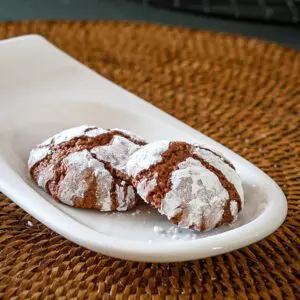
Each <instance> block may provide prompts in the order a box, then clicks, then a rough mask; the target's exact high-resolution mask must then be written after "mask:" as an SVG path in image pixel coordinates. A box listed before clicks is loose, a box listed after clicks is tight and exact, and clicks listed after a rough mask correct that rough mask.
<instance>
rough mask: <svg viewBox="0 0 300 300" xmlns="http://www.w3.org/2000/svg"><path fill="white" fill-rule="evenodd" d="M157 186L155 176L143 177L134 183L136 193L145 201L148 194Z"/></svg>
mask: <svg viewBox="0 0 300 300" xmlns="http://www.w3.org/2000/svg"><path fill="white" fill-rule="evenodd" d="M156 186H157V181H156V176H154V177H153V178H152V179H150V180H148V179H147V178H143V179H142V180H140V181H138V182H137V184H136V190H137V193H138V195H139V196H140V197H141V198H142V199H143V200H144V201H145V202H148V201H147V196H148V194H149V193H150V192H151V191H152V190H153V189H154V188H155V187H156Z"/></svg>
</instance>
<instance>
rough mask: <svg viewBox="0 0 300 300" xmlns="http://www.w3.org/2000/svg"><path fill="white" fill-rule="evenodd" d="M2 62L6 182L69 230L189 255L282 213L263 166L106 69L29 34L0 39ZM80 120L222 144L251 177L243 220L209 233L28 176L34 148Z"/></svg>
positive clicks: (264, 228) (119, 249) (216, 247)
mask: <svg viewBox="0 0 300 300" xmlns="http://www.w3.org/2000/svg"><path fill="white" fill-rule="evenodd" d="M0 65H1V70H0V103H1V110H0V137H1V138H0V174H1V177H0V189H1V191H2V192H3V193H5V194H6V195H7V196H8V197H10V198H11V199H12V200H13V201H14V202H15V203H17V204H18V205H19V206H20V207H22V208H23V209H24V210H26V211H27V212H28V213H29V214H31V215H32V216H34V217H35V218H36V219H38V220H39V221H40V222H42V223H44V224H45V225H46V226H48V227H49V228H51V229H53V230H54V231H56V232H57V233H59V234H61V235H62V236H64V237H66V238H67V239H70V240H72V241H73V242H75V243H77V244H79V245H82V246H84V247H86V248H89V249H91V250H94V251H97V252H100V253H103V254H106V255H110V256H114V257H118V258H123V259H130V260H135V261H149V262H171V261H184V260H191V259H197V258H203V257H209V256H213V255H217V254H221V253H225V252H228V251H232V250H234V249H238V248H241V247H244V246H247V245H249V244H251V243H254V242H256V241H258V240H260V239H262V238H264V237H265V236H267V235H269V234H270V233H272V232H273V231H274V230H276V229H277V228H278V227H279V226H280V225H281V223H282V222H283V220H284V218H285V216H286V213H287V202H286V198H285V196H284V194H283V193H282V191H281V190H280V188H279V187H278V185H277V184H276V183H275V182H274V181H273V180H272V179H271V178H270V177H269V176H267V175H266V174H265V173H264V172H262V171H261V170H260V169H258V168H257V167H255V166H254V165H252V164H251V163H249V162H248V161H247V160H245V159H243V158H242V157H240V156H239V155H237V154H236V153H234V152H232V151H231V150H229V149H227V148H225V147H224V146H222V145H221V144H219V143H217V142H215V141H214V140H212V139H210V138H208V137H207V136H205V135H203V134H201V133H199V132H198V131H196V130H194V129H192V128H190V127H189V126H187V125H185V124H183V123H182V122H180V121H178V120H176V119H175V118H173V117H171V116H170V115H168V114H166V113H164V112H162V111H161V110H159V109H157V108H155V107H154V106H152V105H151V104H149V103H147V102H145V101H144V100H142V99H140V98H138V97H136V96H135V95H133V94H131V93H129V92H127V91H125V90H124V89H122V88H121V87H119V86H117V85H115V84H113V83H112V82H110V81H108V80H107V79H105V78H103V77H101V76H99V75H98V74H96V73H95V72H93V71H91V70H90V69H88V68H87V67H85V66H83V65H82V64H80V63H79V62H77V61H75V60H74V59H73V58H71V57H69V56H68V55H67V54H65V53H63V52H62V51H60V50H59V49H57V48H56V47H54V46H53V45H51V44H50V43H49V42H47V41H46V40H45V39H44V38H42V37H40V36H36V35H29V36H23V37H19V38H14V39H10V40H6V41H2V42H0ZM81 124H92V125H98V126H101V127H105V128H110V127H119V128H125V129H128V130H132V131H134V132H136V133H138V134H140V135H141V136H143V137H145V138H146V139H148V140H149V141H151V140H155V139H179V140H187V141H197V142H199V143H203V144H206V145H209V146H210V147H213V148H214V149H216V150H218V151H220V152H222V153H223V154H224V155H225V156H227V157H228V158H229V159H230V160H232V162H233V163H234V165H235V166H236V169H237V171H238V172H239V173H240V175H241V177H242V179H243V187H244V190H245V201H246V204H245V208H244V210H243V212H242V213H241V214H240V216H239V219H238V221H237V222H236V223H235V224H233V225H231V226H223V227H222V228H219V229H216V230H212V231H210V232H205V233H195V232H192V231H190V230H179V232H178V233H176V234H175V233H174V227H172V225H171V224H170V223H169V221H167V220H166V219H165V218H164V217H162V216H160V215H159V214H158V213H157V212H156V211H155V210H153V209H151V208H150V207H148V206H146V205H141V206H140V207H138V208H136V209H135V210H133V211H130V212H126V213H99V212H96V211H90V210H80V209H73V208H71V207H68V206H65V205H63V204H60V203H57V202H56V201H54V200H52V199H51V198H50V197H49V196H48V195H47V194H45V193H44V192H43V191H41V190H40V189H39V188H37V187H36V186H35V185H34V184H33V183H32V182H31V181H30V179H29V178H28V174H27V159H28V154H29V151H30V149H31V148H33V147H34V146H35V145H36V144H38V143H39V142H41V141H43V140H44V139H45V138H47V137H48V136H50V135H53V134H54V133H56V132H58V131H60V130H63V129H66V128H69V127H72V126H76V125H81ZM162 129H163V130H162ZM162 232H163V233H164V234H161V233H162Z"/></svg>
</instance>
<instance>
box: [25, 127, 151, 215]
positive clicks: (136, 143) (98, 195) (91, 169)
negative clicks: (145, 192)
mask: <svg viewBox="0 0 300 300" xmlns="http://www.w3.org/2000/svg"><path fill="white" fill-rule="evenodd" d="M145 144H146V143H145V141H144V140H143V139H141V138H140V137H138V136H136V135H135V134H133V133H131V132H129V131H126V130H123V129H107V130H106V129H103V128H99V127H96V126H88V125H82V126H79V127H74V128H71V129H68V130H64V131H62V132H60V133H58V134H56V135H54V136H53V137H50V138H49V139H47V140H45V141H44V142H43V143H41V144H40V145H38V146H37V147H36V148H34V149H33V150H32V151H31V152H30V156H29V160H28V169H29V173H30V176H31V178H32V179H33V181H34V182H36V183H37V185H38V186H40V187H42V188H43V189H44V190H45V191H46V192H47V193H48V194H50V195H51V196H52V197H53V198H54V199H55V200H57V201H61V202H63V203H65V204H68V205H71V206H74V207H78V208H92V209H97V210H100V211H115V210H117V211H126V210H128V209H131V208H132V207H133V206H134V205H135V204H136V202H137V201H138V199H139V197H138V196H137V194H136V192H135V190H134V188H133V186H132V184H131V179H130V177H129V176H127V174H126V172H125V166H126V163H127V161H128V159H129V157H130V156H131V155H132V154H133V153H134V152H135V151H137V150H138V149H139V148H140V147H141V146H142V145H145Z"/></svg>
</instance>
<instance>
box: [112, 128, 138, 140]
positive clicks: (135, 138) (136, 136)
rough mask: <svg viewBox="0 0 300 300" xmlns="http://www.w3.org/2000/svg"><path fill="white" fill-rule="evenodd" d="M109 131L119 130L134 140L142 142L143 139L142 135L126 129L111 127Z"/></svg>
mask: <svg viewBox="0 0 300 300" xmlns="http://www.w3.org/2000/svg"><path fill="white" fill-rule="evenodd" d="M111 131H119V132H122V133H124V134H126V135H128V136H130V137H131V138H133V139H134V140H136V141H140V142H143V141H144V139H143V138H142V137H140V136H139V135H137V134H135V133H133V132H131V131H129V130H126V129H121V128H112V129H111Z"/></svg>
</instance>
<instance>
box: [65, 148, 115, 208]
mask: <svg viewBox="0 0 300 300" xmlns="http://www.w3.org/2000/svg"><path fill="white" fill-rule="evenodd" d="M62 162H63V164H64V165H65V166H66V168H67V170H66V176H65V177H64V179H63V180H62V181H61V182H60V184H59V199H60V200H61V201H62V202H64V203H66V204H68V205H71V206H73V205H74V201H75V200H77V201H78V200H82V199H83V198H84V197H85V193H86V192H87V191H88V189H89V188H90V187H91V185H92V184H93V183H94V182H95V183H94V184H96V193H95V202H96V203H97V204H98V205H99V207H101V210H102V211H110V210H111V207H112V200H111V195H110V191H111V187H112V183H113V177H112V176H111V174H110V173H109V171H107V170H106V169H105V167H104V165H103V163H101V162H99V161H98V160H96V159H94V158H93V157H92V155H91V154H90V153H89V152H88V151H87V150H83V151H81V152H74V153H71V154H70V155H68V156H67V157H66V158H65V159H64V160H63V161H62Z"/></svg>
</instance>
